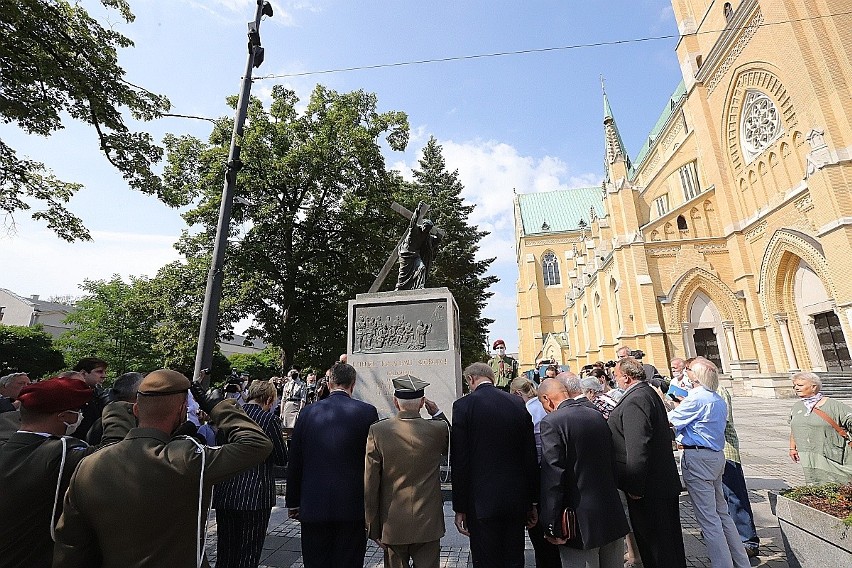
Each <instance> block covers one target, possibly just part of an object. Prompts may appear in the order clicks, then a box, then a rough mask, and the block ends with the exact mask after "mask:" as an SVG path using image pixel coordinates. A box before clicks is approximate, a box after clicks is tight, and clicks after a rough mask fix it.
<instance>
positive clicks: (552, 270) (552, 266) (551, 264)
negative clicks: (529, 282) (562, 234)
mask: <svg viewBox="0 0 852 568" xmlns="http://www.w3.org/2000/svg"><path fill="white" fill-rule="evenodd" d="M541 272H542V274H543V276H544V285H545V286H558V285H559V284H560V283H561V282H562V281H561V280H560V278H559V259H558V258H556V255H555V254H554V253H553V251H547V252H546V253H544V256H542V257H541Z"/></svg>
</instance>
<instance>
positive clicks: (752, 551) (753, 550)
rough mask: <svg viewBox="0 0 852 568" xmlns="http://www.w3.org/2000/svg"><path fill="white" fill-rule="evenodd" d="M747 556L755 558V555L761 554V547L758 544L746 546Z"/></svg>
mask: <svg viewBox="0 0 852 568" xmlns="http://www.w3.org/2000/svg"><path fill="white" fill-rule="evenodd" d="M745 550H746V556H748V557H749V558H754V557H755V556H759V555H760V548H759V547H757V546H747V547H746V549H745Z"/></svg>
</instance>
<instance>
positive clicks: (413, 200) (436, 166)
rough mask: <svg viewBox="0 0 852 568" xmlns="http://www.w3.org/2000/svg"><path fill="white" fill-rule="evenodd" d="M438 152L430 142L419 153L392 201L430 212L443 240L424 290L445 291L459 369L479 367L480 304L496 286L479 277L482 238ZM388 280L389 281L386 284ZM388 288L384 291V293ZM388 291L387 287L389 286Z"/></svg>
mask: <svg viewBox="0 0 852 568" xmlns="http://www.w3.org/2000/svg"><path fill="white" fill-rule="evenodd" d="M441 150H442V149H441V146H440V145H439V144H438V142H437V140H435V138H434V137H431V138H430V139H429V141H428V142H427V143H426V146H425V147H424V148H423V156H422V157H421V158H420V160H419V166H420V169H416V170H414V171H413V172H412V173H413V175H414V181H413V182H411V183H406V184H404V185H403V186H402V187H401V188H400V190H399V192H398V193H397V195H396V199H397V201H399V202H400V203H402V204H405V205H407V206H408V208H409V209H411V210H414V208H415V207H416V206H417V202H418V201H424V202H426V203H427V204H429V205H430V206H431V209H430V210H429V213H428V215H427V217H428V218H429V219H431V220H432V221H433V222H434V223H435V225H436V226H437V227H439V228H441V229H443V230H444V231H446V236H445V237H444V238H443V240H442V241H441V244H440V246H439V248H438V257H437V259H436V261H435V263H434V264H433V265H432V270H431V272H430V273H429V277H428V281H427V284H426V285H427V286H428V287H430V288H431V287H440V286H446V287H447V288H449V290H450V291H451V292H452V293H453V296H454V297H455V300H456V303H457V304H458V307H459V328H460V335H461V338H460V339H461V351H462V354H461V358H462V366H463V367H464V366H467V365H468V364H470V363H473V362H475V361H481V360H483V358H485V357H486V356H487V352H486V351H485V349H484V347H483V346H484V345H485V343H486V335H487V333H488V326H489V325H490V324H491V323H492V322H493V321H494V320H491V319H488V318H484V317H482V310H483V309H484V308H485V303H486V301H487V300H488V298H490V297H491V296H492V295H493V293H492V292H489V291H488V288H489V287H490V286H491V285H492V284H495V283H496V282H497V281H498V278H497V277H496V276H493V275H492V276H484V274H485V273H486V271H487V270H488V267H489V266H490V265H491V263H492V262H494V259H493V258H488V259H484V260H476V252H477V251H478V250H479V241H480V240H481V239H482V238H483V237H485V236H486V235H488V232H487V231H480V230H478V228H477V227H476V226H471V225H470V224H469V220H468V218H469V216H470V214H471V213H472V212H473V209H474V206H473V205H467V204H465V202H464V200H463V199H462V197H461V193H462V191H463V190H464V186H463V185H462V183H461V181H459V174H458V171H457V170H456V171H453V172H449V171H447V167H446V162H445V161H444V156H443V155H442V153H441ZM389 280H390V279H389ZM388 287H389V285H388V283H386V284H385V286H384V288H388ZM391 287H392V286H391Z"/></svg>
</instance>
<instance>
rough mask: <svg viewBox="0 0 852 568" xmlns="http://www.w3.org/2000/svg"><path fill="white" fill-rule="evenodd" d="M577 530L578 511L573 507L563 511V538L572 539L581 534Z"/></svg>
mask: <svg viewBox="0 0 852 568" xmlns="http://www.w3.org/2000/svg"><path fill="white" fill-rule="evenodd" d="M579 534H580V533H579V531H578V530H577V513H576V512H574V509H572V508H571V507H565V510H564V511H562V538H564V539H566V540H572V539H575V538H577V537H578V536H579Z"/></svg>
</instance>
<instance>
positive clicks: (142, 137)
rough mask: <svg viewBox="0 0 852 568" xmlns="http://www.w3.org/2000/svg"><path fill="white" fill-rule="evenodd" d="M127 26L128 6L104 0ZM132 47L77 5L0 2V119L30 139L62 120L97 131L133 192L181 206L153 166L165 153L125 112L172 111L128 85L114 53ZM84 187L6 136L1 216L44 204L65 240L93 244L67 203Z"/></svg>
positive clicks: (43, 215)
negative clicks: (65, 178)
mask: <svg viewBox="0 0 852 568" xmlns="http://www.w3.org/2000/svg"><path fill="white" fill-rule="evenodd" d="M100 2H101V4H103V5H104V6H105V7H106V8H109V9H115V10H117V11H118V12H119V13H120V14H121V17H122V18H123V19H124V20H125V21H126V22H132V21H133V19H134V16H133V14H132V13H131V11H130V6H129V4H128V2H127V0H100ZM132 45H133V42H132V41H131V40H130V39H128V38H127V37H125V36H124V35H122V34H120V33H118V32H117V31H115V30H113V29H111V28H104V27H102V26H101V25H100V24H99V23H98V22H97V21H96V20H94V19H93V18H92V17H91V16H89V14H88V13H87V12H86V10H85V9H84V8H83V7H82V6H80V5H79V4H76V3H75V4H71V3H69V2H68V1H66V0H6V1H4V2H3V3H2V5H1V6H0V120H2V121H3V122H5V123H14V124H16V125H17V126H18V127H19V128H20V129H21V130H23V131H24V132H27V133H29V134H38V135H41V136H49V135H50V134H52V133H53V132H56V131H57V130H60V129H61V128H63V118H64V116H65V115H67V116H70V117H71V118H72V119H75V120H79V121H82V122H84V123H87V124H89V125H90V126H91V127H92V128H94V130H95V132H96V133H97V136H98V142H99V146H100V150H101V151H102V152H103V154H104V155H105V156H106V159H107V160H108V161H109V162H110V163H111V164H112V165H113V166H115V168H116V169H118V171H119V172H121V174H122V175H123V176H124V179H125V180H127V183H128V184H129V185H130V187H132V188H133V189H136V190H139V191H142V192H144V193H147V194H153V195H157V196H158V197H159V198H160V199H162V200H163V201H164V202H165V203H167V204H170V205H173V206H175V205H182V203H179V202H176V201H175V200H174V196H173V195H169V194H168V193H166V192H164V191H163V186H162V183H161V181H160V179H159V178H158V177H157V176H156V175H155V174H154V173H152V172H151V164H153V163H155V162H158V161H159V160H160V159H161V157H162V148H160V147H158V146H157V145H155V144H154V142H153V139H152V137H151V136H150V135H149V134H147V133H142V132H131V131H130V129H128V127H127V125H126V124H125V118H124V113H129V114H130V116H132V117H133V118H134V119H137V120H151V119H153V118H156V117H158V116H160V114H161V113H162V112H164V111H166V110H168V109H169V102H168V100H167V99H166V98H165V97H162V96H159V95H156V94H154V93H151V92H150V91H147V90H145V89H143V88H141V87H137V86H136V85H133V84H131V83H129V82H128V81H127V80H125V78H124V75H125V73H124V69H122V68H121V66H120V65H119V64H118V54H117V50H118V49H119V48H127V47H131V46H132ZM81 187H82V186H81V185H80V184H77V183H71V182H66V181H62V180H60V179H58V178H56V177H55V176H54V175H53V174H52V173H50V172H49V171H48V170H47V168H46V167H45V166H44V164H42V163H40V162H37V161H34V160H30V159H27V158H22V157H20V156H18V155H17V153H16V152H15V150H14V149H13V148H11V147H9V146H8V145H6V144H5V143H4V142H3V141H2V140H0V211H4V212H5V213H6V215H7V218H12V216H13V214H14V213H15V212H17V211H27V210H30V209H31V207H32V204H33V203H38V204H39V205H40V206H42V207H43V208H40V209H38V210H36V211H35V212H33V213H32V217H33V219H37V220H40V221H44V222H46V223H47V225H48V227H49V228H50V229H52V230H53V231H54V232H55V233H56V234H57V235H58V236H59V237H61V238H63V239H65V240H67V241H74V240H77V239H81V240H90V238H91V237H90V236H89V233H88V231H87V230H86V228H85V227H84V226H83V222H82V220H81V219H80V218H78V217H77V216H75V215H74V214H73V213H71V211H69V210H68V208H67V207H66V204H67V203H68V201H69V200H70V199H71V197H72V196H73V195H74V194H75V193H76V192H77V191H78V190H80V189H81Z"/></svg>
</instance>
